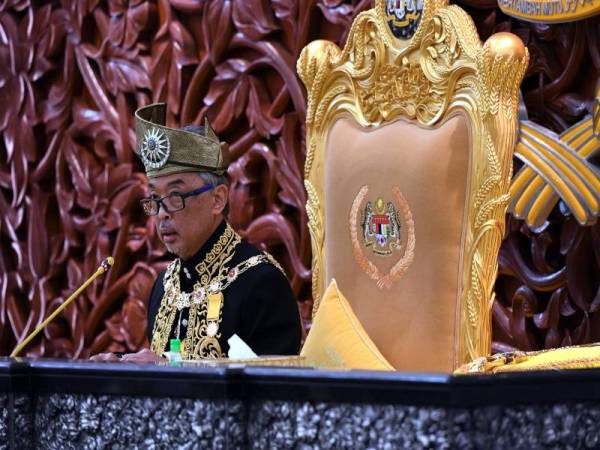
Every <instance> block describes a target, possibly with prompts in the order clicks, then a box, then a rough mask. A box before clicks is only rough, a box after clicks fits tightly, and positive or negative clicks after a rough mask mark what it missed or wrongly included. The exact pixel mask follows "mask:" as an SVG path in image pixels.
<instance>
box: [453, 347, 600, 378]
mask: <svg viewBox="0 0 600 450" xmlns="http://www.w3.org/2000/svg"><path fill="white" fill-rule="evenodd" d="M593 368H600V343H594V344H588V345H579V346H578V345H574V346H571V347H563V348H552V349H548V350H540V351H534V352H523V351H515V352H507V353H496V354H495V355H492V356H487V357H482V358H477V359H476V360H474V361H472V362H470V363H468V364H465V365H463V366H462V367H460V368H459V369H457V370H456V371H455V372H454V373H455V374H456V375H464V374H472V373H504V372H522V371H530V370H565V369H593Z"/></svg>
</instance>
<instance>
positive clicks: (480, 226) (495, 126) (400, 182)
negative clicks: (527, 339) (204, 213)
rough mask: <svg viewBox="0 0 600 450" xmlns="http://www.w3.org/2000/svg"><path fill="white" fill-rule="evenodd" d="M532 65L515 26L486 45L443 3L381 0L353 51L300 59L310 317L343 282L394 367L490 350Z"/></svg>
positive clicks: (363, 17) (327, 45)
mask: <svg viewBox="0 0 600 450" xmlns="http://www.w3.org/2000/svg"><path fill="white" fill-rule="evenodd" d="M528 59H529V56H528V52H527V49H526V48H525V47H524V45H523V44H522V42H521V41H520V40H519V39H518V38H517V37H516V36H514V35H512V34H509V33H498V34H495V35H494V36H492V37H491V38H490V39H488V40H487V41H486V42H485V43H484V44H483V45H482V44H481V42H480V40H479V37H478V35H477V31H476V30H475V26H474V24H473V22H472V20H471V18H470V17H469V16H468V15H467V14H466V13H465V12H464V11H463V10H462V9H460V8H459V7H457V6H454V5H448V3H447V1H443V0H425V1H424V2H423V0H398V1H396V0H387V1H385V0H376V2H375V7H374V8H373V9H371V10H369V11H366V12H364V13H362V14H360V15H359V16H358V17H357V18H356V19H355V21H354V23H353V25H352V28H351V31H350V34H349V37H348V41H347V42H346V45H345V47H344V49H343V50H340V49H339V48H338V47H337V46H336V45H335V44H333V43H332V42H329V41H322V40H321V41H315V42H312V43H311V44H309V45H308V46H307V47H306V48H304V50H303V51H302V53H301V55H300V58H299V60H298V73H299V74H300V77H301V79H302V81H303V82H304V84H305V86H306V89H307V93H308V110H307V119H306V145H307V155H306V167H305V186H306V190H307V193H308V201H307V214H308V217H309V228H310V233H311V238H312V252H313V261H312V266H313V283H312V285H313V297H314V302H315V303H314V305H315V306H314V312H313V314H314V313H316V312H317V311H318V308H319V301H320V299H321V297H322V295H323V292H324V290H325V289H326V287H327V285H328V284H329V283H330V281H331V280H332V279H335V280H336V281H337V285H338V286H339V289H340V291H341V292H342V293H343V294H344V295H345V296H346V297H347V298H348V301H349V303H350V304H351V306H352V309H353V311H354V313H355V314H356V316H357V318H358V319H359V321H360V323H361V324H362V326H363V327H364V328H365V330H366V332H367V333H368V335H369V337H370V338H371V339H372V340H373V342H374V344H375V345H376V346H377V348H378V349H379V350H380V351H381V353H382V354H383V356H385V358H386V359H387V360H388V361H389V362H390V363H391V364H392V365H393V366H394V367H395V368H396V369H398V370H421V371H444V372H449V371H452V370H454V369H455V368H457V367H458V366H460V365H461V364H463V363H466V362H468V361H471V360H472V359H474V358H476V357H479V356H482V355H488V354H489V352H490V345H491V306H492V301H493V285H494V280H495V278H496V272H497V256H498V249H499V246H500V242H501V240H502V237H503V233H504V214H505V212H506V207H507V204H508V200H509V197H508V189H509V185H510V178H511V171H512V155H513V148H514V144H515V138H516V134H517V127H518V118H517V107H518V91H519V85H520V83H521V80H522V78H523V75H524V72H525V69H526V67H527V63H528Z"/></svg>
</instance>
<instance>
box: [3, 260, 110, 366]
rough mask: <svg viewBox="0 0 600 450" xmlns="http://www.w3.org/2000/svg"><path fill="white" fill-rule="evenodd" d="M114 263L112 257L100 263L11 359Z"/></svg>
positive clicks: (15, 350) (20, 345)
mask: <svg viewBox="0 0 600 450" xmlns="http://www.w3.org/2000/svg"><path fill="white" fill-rule="evenodd" d="M114 262H115V261H114V259H113V258H112V257H111V256H109V257H108V258H106V259H104V260H103V261H102V262H101V263H100V267H98V269H97V270H96V272H95V273H94V274H93V275H92V276H91V277H89V278H88V279H87V280H86V282H85V283H83V284H82V285H81V286H79V289H77V290H76V291H75V292H73V294H71V296H70V297H69V298H68V299H66V300H65V301H64V302H63V303H62V304H61V305H60V306H59V307H58V308H56V311H54V312H53V313H52V314H50V315H49V316H48V318H47V319H46V320H44V321H43V322H42V323H40V324H39V325H38V326H37V327H36V328H35V330H33V332H32V333H31V334H29V335H28V336H27V337H26V338H25V340H24V341H23V342H21V343H20V344H19V345H17V346H16V347H15V349H14V350H13V352H12V353H11V354H10V357H11V358H14V357H15V356H17V355H18V354H19V352H20V351H21V350H23V348H25V346H26V345H27V344H29V343H30V342H31V340H32V339H33V338H34V337H36V336H37V334H38V333H39V332H40V331H42V330H43V329H44V327H45V326H46V325H48V323H50V322H51V321H52V319H54V318H55V317H56V316H58V315H59V314H60V313H61V311H62V310H63V309H65V308H66V307H67V306H69V305H70V304H71V302H72V301H73V300H75V299H76V298H77V297H78V296H79V294H81V293H82V292H83V291H84V290H85V288H87V287H88V286H89V285H90V284H91V283H92V281H94V280H95V279H96V278H98V277H99V276H100V275H103V274H104V273H106V272H107V271H108V269H110V267H111V266H112V265H113V263H114Z"/></svg>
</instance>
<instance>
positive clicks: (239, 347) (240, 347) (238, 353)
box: [227, 334, 258, 359]
mask: <svg viewBox="0 0 600 450" xmlns="http://www.w3.org/2000/svg"><path fill="white" fill-rule="evenodd" d="M227 343H228V344H229V353H228V356H229V358H231V359H252V358H258V355H257V354H256V353H254V352H253V351H252V349H251V348H250V347H249V346H248V344H246V343H245V342H244V341H243V340H242V338H240V337H239V336H238V335H237V334H234V335H233V336H231V337H230V338H229V339H228V340H227Z"/></svg>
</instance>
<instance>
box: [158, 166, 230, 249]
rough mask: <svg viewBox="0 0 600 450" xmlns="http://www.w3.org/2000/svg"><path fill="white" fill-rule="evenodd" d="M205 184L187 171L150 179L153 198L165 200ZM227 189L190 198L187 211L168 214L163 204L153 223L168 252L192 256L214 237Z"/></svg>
mask: <svg viewBox="0 0 600 450" xmlns="http://www.w3.org/2000/svg"><path fill="white" fill-rule="evenodd" d="M204 185H205V182H204V181H203V180H202V179H201V178H200V176H199V174H198V173H194V172H186V173H176V174H172V175H165V176H162V177H158V178H153V179H151V180H149V183H148V186H149V189H150V193H149V194H150V195H151V196H152V195H155V196H159V197H165V196H168V195H170V194H172V193H175V192H177V193H180V194H185V193H187V192H190V191H194V190H196V189H198V188H201V187H202V186H204ZM227 195H228V188H227V186H223V185H220V186H217V187H216V188H214V189H212V190H210V191H207V192H204V193H202V194H199V195H194V196H191V197H187V198H186V199H185V200H184V202H185V208H184V209H182V210H180V211H175V212H167V211H166V210H165V209H164V207H163V206H162V205H161V206H160V210H159V212H158V214H157V215H156V216H153V220H154V223H155V226H156V231H157V232H158V235H159V237H160V240H161V241H162V242H163V244H165V246H166V247H167V250H168V251H169V252H171V253H174V254H175V255H177V256H179V257H180V258H182V259H188V258H190V257H192V256H193V255H194V254H195V253H196V252H197V251H198V250H199V249H200V247H202V245H203V244H204V243H205V242H206V240H207V239H208V238H209V237H210V236H211V234H212V233H213V232H214V230H215V229H216V228H217V227H218V225H219V223H220V222H221V220H222V217H223V216H222V213H223V209H224V208H225V205H226V203H227Z"/></svg>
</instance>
